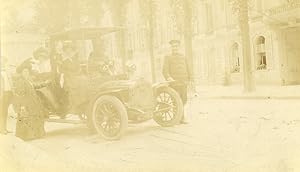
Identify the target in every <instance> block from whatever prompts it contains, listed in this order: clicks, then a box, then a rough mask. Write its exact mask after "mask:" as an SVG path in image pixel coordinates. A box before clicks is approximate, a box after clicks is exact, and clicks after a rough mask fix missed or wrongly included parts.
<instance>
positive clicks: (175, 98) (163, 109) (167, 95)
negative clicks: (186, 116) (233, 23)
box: [153, 87, 183, 127]
mask: <svg viewBox="0 0 300 172" xmlns="http://www.w3.org/2000/svg"><path fill="white" fill-rule="evenodd" d="M156 101H157V105H156V108H155V114H154V116H153V119H154V120H155V122H157V123H158V124H159V125H161V126H163V127H169V126H174V125H176V124H178V123H179V122H180V120H181V118H182V115H183V104H182V101H181V98H180V96H179V94H178V93H177V92H176V91H175V90H174V89H173V88H170V87H163V88H159V89H158V91H157V94H156Z"/></svg>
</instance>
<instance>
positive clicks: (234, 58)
mask: <svg viewBox="0 0 300 172" xmlns="http://www.w3.org/2000/svg"><path fill="white" fill-rule="evenodd" d="M231 72H232V73H238V72H240V58H239V45H238V43H236V42H235V43H234V44H233V45H232V47H231Z"/></svg>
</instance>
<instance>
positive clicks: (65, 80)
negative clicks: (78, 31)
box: [59, 42, 87, 110]
mask: <svg viewBox="0 0 300 172" xmlns="http://www.w3.org/2000/svg"><path fill="white" fill-rule="evenodd" d="M59 71H60V72H61V73H62V75H63V76H62V77H61V80H62V81H61V85H62V87H63V88H64V90H65V91H66V92H67V94H68V102H69V106H70V110H72V109H75V108H77V107H78V105H80V104H81V103H83V102H84V101H85V100H86V98H87V91H86V90H87V77H86V76H85V75H82V74H81V72H80V63H79V60H78V53H77V50H76V48H75V46H74V44H73V43H71V42H65V43H64V45H63V53H62V63H61V65H60V70H59Z"/></svg>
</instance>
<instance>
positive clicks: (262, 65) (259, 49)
mask: <svg viewBox="0 0 300 172" xmlns="http://www.w3.org/2000/svg"><path fill="white" fill-rule="evenodd" d="M265 43H266V39H265V37H263V36H259V37H258V38H257V39H256V52H255V53H256V69H257V70H265V69H267V55H266V49H265Z"/></svg>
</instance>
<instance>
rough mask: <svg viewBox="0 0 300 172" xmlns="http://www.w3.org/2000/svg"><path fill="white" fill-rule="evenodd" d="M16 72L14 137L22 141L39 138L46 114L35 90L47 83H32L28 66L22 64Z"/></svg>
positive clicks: (42, 132)
mask: <svg viewBox="0 0 300 172" xmlns="http://www.w3.org/2000/svg"><path fill="white" fill-rule="evenodd" d="M17 70H18V72H19V74H20V76H19V77H18V79H16V81H15V84H16V87H15V101H14V107H15V111H16V112H17V114H18V119H17V124H16V136H17V137H19V138H21V139H23V140H32V139H37V138H41V137H43V136H44V135H45V130H44V119H45V115H46V112H45V110H44V108H43V106H42V103H41V100H40V97H39V96H38V95H37V92H36V89H39V88H42V87H45V86H47V85H48V84H49V82H48V81H47V82H39V83H37V82H34V81H33V80H32V76H31V74H30V70H31V66H30V64H26V63H25V64H22V65H21V66H20V67H19V68H18V69H17Z"/></svg>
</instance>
